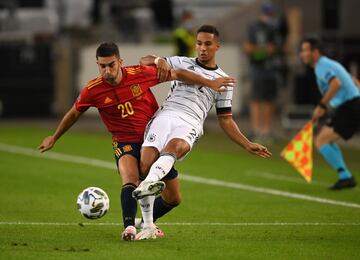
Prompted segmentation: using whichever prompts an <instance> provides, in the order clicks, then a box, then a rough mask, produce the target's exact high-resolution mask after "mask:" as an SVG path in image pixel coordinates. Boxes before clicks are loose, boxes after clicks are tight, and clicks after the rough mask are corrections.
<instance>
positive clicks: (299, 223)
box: [0, 221, 360, 226]
mask: <svg viewBox="0 0 360 260" xmlns="http://www.w3.org/2000/svg"><path fill="white" fill-rule="evenodd" d="M157 224H159V225H161V226H360V223H357V222H337V223H336V222H329V223H327V222H237V223H221V222H197V223H196V222H195V223H192V222H163V223H161V222H160V223H157ZM0 226H123V224H122V223H112V222H93V223H90V222H86V223H76V222H21V221H14V222H0Z"/></svg>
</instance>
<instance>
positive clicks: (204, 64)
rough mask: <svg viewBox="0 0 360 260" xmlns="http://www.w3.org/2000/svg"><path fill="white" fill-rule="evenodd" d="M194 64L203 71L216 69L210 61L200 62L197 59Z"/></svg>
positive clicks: (214, 64) (213, 62) (212, 61)
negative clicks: (203, 69)
mask: <svg viewBox="0 0 360 260" xmlns="http://www.w3.org/2000/svg"><path fill="white" fill-rule="evenodd" d="M196 62H197V63H198V64H199V65H200V66H201V67H203V68H205V69H217V65H216V63H215V60H211V61H201V60H200V59H199V58H196Z"/></svg>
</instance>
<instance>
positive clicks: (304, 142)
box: [280, 121, 313, 182]
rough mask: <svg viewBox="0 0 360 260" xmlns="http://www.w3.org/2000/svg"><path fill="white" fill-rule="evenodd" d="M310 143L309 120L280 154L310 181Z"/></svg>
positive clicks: (311, 139) (311, 158)
mask: <svg viewBox="0 0 360 260" xmlns="http://www.w3.org/2000/svg"><path fill="white" fill-rule="evenodd" d="M312 143H313V123H312V122H311V121H309V122H308V123H306V125H305V126H304V128H303V129H301V130H300V132H299V133H298V134H297V135H296V136H295V137H294V138H293V139H292V140H291V142H290V143H289V144H288V145H287V146H286V147H285V148H284V150H282V152H281V154H280V155H281V157H283V158H284V159H285V160H286V161H288V162H289V163H290V164H291V165H292V166H294V167H295V169H296V170H297V171H298V172H299V173H300V174H301V175H302V176H303V177H304V178H305V180H306V181H307V182H311V176H312V169H313V157H312Z"/></svg>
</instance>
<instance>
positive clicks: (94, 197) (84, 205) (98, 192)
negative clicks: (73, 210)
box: [77, 187, 110, 219]
mask: <svg viewBox="0 0 360 260" xmlns="http://www.w3.org/2000/svg"><path fill="white" fill-rule="evenodd" d="M77 207H78V209H79V211H80V213H81V215H83V216H84V217H86V218H88V219H97V218H101V217H103V216H104V215H105V214H106V213H107V212H108V210H109V207H110V201H109V197H108V195H107V194H106V192H105V191H103V190H102V189H100V188H97V187H89V188H86V189H85V190H83V191H82V192H81V193H80V194H79V196H78V199H77Z"/></svg>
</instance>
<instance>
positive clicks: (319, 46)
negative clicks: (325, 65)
mask: <svg viewBox="0 0 360 260" xmlns="http://www.w3.org/2000/svg"><path fill="white" fill-rule="evenodd" d="M305 42H307V43H309V44H310V48H311V50H312V51H313V50H319V52H320V53H323V51H324V45H323V43H322V41H321V40H320V38H318V37H306V38H304V39H303V40H302V41H301V44H303V43H305Z"/></svg>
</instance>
